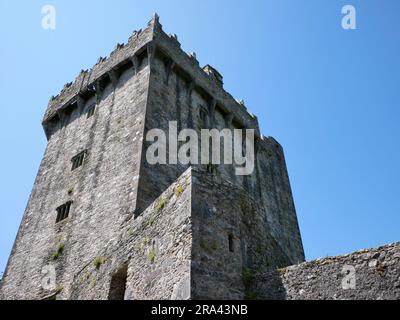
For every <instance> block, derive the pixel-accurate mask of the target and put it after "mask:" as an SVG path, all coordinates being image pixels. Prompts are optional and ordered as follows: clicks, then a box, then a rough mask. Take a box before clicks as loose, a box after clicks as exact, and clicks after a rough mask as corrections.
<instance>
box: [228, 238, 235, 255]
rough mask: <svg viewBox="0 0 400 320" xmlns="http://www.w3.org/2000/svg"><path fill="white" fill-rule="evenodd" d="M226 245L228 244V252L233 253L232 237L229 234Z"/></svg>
mask: <svg viewBox="0 0 400 320" xmlns="http://www.w3.org/2000/svg"><path fill="white" fill-rule="evenodd" d="M228 243H229V252H234V251H235V248H234V243H233V235H231V234H230V235H229V236H228Z"/></svg>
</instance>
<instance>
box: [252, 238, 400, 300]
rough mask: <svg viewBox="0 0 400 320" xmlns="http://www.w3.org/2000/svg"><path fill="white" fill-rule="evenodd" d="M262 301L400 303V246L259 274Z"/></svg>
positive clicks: (256, 285)
mask: <svg viewBox="0 0 400 320" xmlns="http://www.w3.org/2000/svg"><path fill="white" fill-rule="evenodd" d="M254 288H255V290H256V291H257V292H258V293H260V298H261V299H288V300H321V299H323V300H399V299H400V243H394V244H390V245H387V246H382V247H379V248H375V249H369V250H361V251H357V252H354V253H352V254H348V255H344V256H338V257H328V258H323V259H319V260H316V261H310V262H305V263H302V264H299V265H295V266H291V267H288V268H283V269H279V270H275V271H269V272H266V273H264V274H258V275H257V276H256V277H255V285H254Z"/></svg>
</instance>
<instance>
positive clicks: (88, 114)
mask: <svg viewBox="0 0 400 320" xmlns="http://www.w3.org/2000/svg"><path fill="white" fill-rule="evenodd" d="M95 110H96V105H95V104H93V105H91V106H90V107H89V108H88V109H87V111H86V114H87V116H86V118H87V119H89V118H90V117H91V116H93V115H94V112H95Z"/></svg>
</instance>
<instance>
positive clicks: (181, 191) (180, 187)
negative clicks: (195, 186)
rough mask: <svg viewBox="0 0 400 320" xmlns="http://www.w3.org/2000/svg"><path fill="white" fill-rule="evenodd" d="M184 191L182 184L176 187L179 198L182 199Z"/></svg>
mask: <svg viewBox="0 0 400 320" xmlns="http://www.w3.org/2000/svg"><path fill="white" fill-rule="evenodd" d="M183 191H184V189H183V187H182V185H181V184H180V183H178V185H177V186H176V187H175V195H176V196H177V197H180V196H181V194H182V193H183Z"/></svg>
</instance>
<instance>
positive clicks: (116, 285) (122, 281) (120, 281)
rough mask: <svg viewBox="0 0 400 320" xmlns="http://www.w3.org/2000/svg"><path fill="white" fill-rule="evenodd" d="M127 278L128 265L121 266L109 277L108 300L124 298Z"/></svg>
mask: <svg viewBox="0 0 400 320" xmlns="http://www.w3.org/2000/svg"><path fill="white" fill-rule="evenodd" d="M127 278H128V266H123V267H122V268H120V269H119V270H118V271H117V272H116V273H115V274H114V275H113V276H112V277H111V283H110V291H109V293H108V300H125V291H126V279H127Z"/></svg>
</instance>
